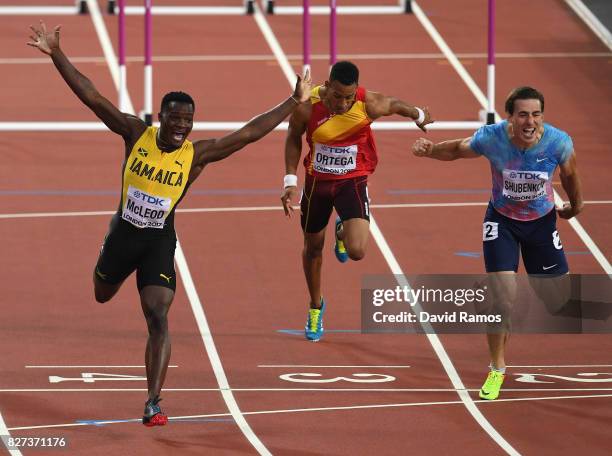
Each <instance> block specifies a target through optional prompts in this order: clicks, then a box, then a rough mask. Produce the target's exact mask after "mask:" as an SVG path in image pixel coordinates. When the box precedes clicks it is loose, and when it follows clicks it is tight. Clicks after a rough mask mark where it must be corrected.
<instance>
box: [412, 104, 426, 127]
mask: <svg viewBox="0 0 612 456" xmlns="http://www.w3.org/2000/svg"><path fill="white" fill-rule="evenodd" d="M414 109H416V110H417V112H418V113H419V117H418V118H417V119H416V120H415V121H414V122H415V123H416V124H417V125H421V124H422V123H423V122H425V111H423V110H422V109H421V108H417V107H416V106H415V107H414Z"/></svg>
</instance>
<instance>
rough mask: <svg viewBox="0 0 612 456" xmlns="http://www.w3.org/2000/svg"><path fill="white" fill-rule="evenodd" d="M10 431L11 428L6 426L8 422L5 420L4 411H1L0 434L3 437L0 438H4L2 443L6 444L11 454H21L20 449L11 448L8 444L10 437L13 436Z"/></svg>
mask: <svg viewBox="0 0 612 456" xmlns="http://www.w3.org/2000/svg"><path fill="white" fill-rule="evenodd" d="M9 431H10V429H9V428H7V427H6V423H5V422H4V418H3V417H2V413H0V436H2V437H3V438H2V439H0V440H2V443H3V444H4V446H5V447H6V449H7V450H8V452H9V454H10V455H11V456H21V451H19V449H14V448H10V447H9V446H8V438H10V437H11V433H10V432H9ZM5 439H7V440H5Z"/></svg>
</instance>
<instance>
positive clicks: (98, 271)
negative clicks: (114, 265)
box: [96, 268, 107, 280]
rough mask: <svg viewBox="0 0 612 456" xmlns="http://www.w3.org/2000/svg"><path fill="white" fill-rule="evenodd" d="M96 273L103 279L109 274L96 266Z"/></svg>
mask: <svg viewBox="0 0 612 456" xmlns="http://www.w3.org/2000/svg"><path fill="white" fill-rule="evenodd" d="M96 275H97V276H98V277H100V278H101V279H102V280H106V277H107V275H106V274H102V273H101V272H100V270H99V269H98V268H96Z"/></svg>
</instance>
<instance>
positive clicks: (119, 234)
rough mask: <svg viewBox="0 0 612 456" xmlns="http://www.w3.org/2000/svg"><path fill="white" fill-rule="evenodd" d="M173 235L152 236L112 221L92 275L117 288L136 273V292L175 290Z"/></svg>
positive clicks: (141, 230)
mask: <svg viewBox="0 0 612 456" xmlns="http://www.w3.org/2000/svg"><path fill="white" fill-rule="evenodd" d="M175 249H176V235H175V234H174V232H170V233H168V232H163V233H159V234H153V235H151V230H147V232H146V233H145V232H143V229H140V228H136V227H134V226H132V225H131V224H129V223H128V222H126V221H124V220H121V219H118V218H117V217H115V218H114V219H113V221H112V222H111V228H110V230H109V232H108V234H107V235H106V238H105V239H104V244H103V245H102V249H101V250H100V256H99V257H98V262H97V264H96V269H95V271H94V273H95V275H96V277H97V278H98V279H99V280H101V281H102V282H105V283H108V284H112V285H116V284H118V283H121V282H123V281H124V280H125V279H126V278H127V277H128V276H129V275H130V274H131V273H132V272H134V271H136V284H137V286H138V291H141V290H142V289H143V288H144V287H146V286H147V285H158V286H162V287H166V288H170V289H171V290H172V291H174V290H175V289H176V273H175V272H174V251H175Z"/></svg>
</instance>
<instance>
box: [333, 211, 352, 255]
mask: <svg viewBox="0 0 612 456" xmlns="http://www.w3.org/2000/svg"><path fill="white" fill-rule="evenodd" d="M340 230H342V220H340V217H336V244H335V245H334V253H335V254H336V258H337V259H338V261H339V262H340V263H346V262H347V261H348V259H349V256H348V253H347V252H346V248H345V247H344V242H342V240H341V239H339V238H338V232H339V231H340Z"/></svg>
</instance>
